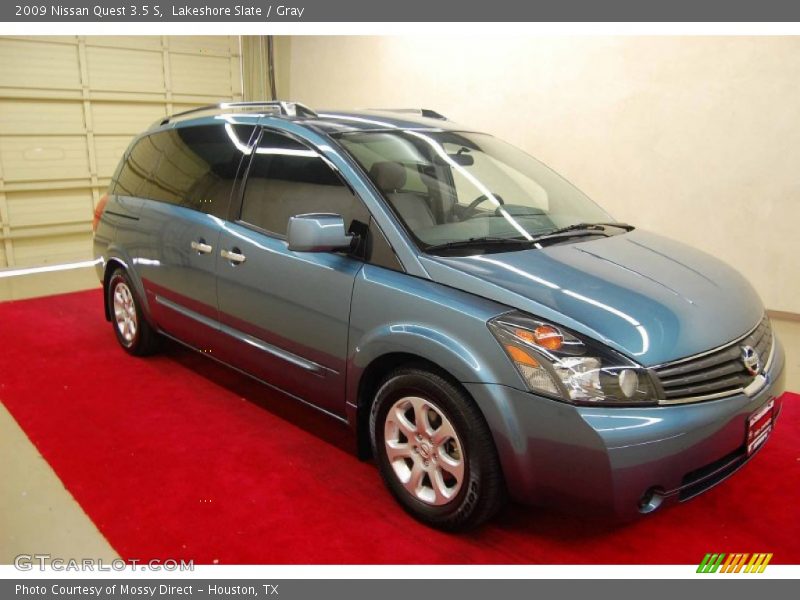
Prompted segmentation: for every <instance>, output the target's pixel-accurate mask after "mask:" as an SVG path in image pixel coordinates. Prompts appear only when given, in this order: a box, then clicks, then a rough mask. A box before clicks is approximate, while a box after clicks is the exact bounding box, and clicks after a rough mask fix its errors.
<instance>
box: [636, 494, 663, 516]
mask: <svg viewBox="0 0 800 600" xmlns="http://www.w3.org/2000/svg"><path fill="white" fill-rule="evenodd" d="M662 502H664V490H663V489H661V488H659V487H651V488H650V489H649V490H647V491H646V492H645V493H644V494H642V497H641V498H640V499H639V512H640V513H642V514H643V515H646V514H648V513H651V512H653V511H655V510H656V509H658V507H659V506H661V503H662Z"/></svg>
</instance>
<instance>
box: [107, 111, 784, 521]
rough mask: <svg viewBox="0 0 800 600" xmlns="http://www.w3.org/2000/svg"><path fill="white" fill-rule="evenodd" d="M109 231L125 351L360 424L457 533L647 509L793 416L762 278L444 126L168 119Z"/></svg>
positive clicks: (116, 183)
mask: <svg viewBox="0 0 800 600" xmlns="http://www.w3.org/2000/svg"><path fill="white" fill-rule="evenodd" d="M94 226H95V237H94V245H95V252H96V256H97V258H98V259H99V260H98V272H99V275H100V277H101V279H102V281H103V285H104V289H105V314H106V318H107V319H108V320H110V321H111V324H112V325H113V328H114V332H115V334H116V337H117V339H118V340H119V343H120V344H121V345H122V347H123V348H124V349H125V350H127V351H128V352H129V353H130V354H134V355H146V354H149V353H151V352H153V351H154V350H155V349H156V346H157V342H158V340H159V338H160V337H162V336H166V337H169V338H172V339H174V340H177V341H179V342H181V343H182V344H185V345H187V346H190V347H192V348H195V349H198V350H201V351H203V352H205V353H206V354H207V355H208V356H211V357H214V358H215V359H216V360H218V361H221V362H223V363H226V364H228V365H231V366H233V367H235V368H236V369H239V370H241V371H243V372H245V373H247V374H249V375H251V376H252V377H254V378H256V379H258V380H260V381H262V382H264V383H265V384H267V385H269V386H271V387H273V388H276V389H278V390H280V391H282V392H284V393H286V394H288V395H290V396H292V397H294V398H296V399H298V400H301V401H303V402H306V403H308V404H311V405H313V406H315V407H316V408H318V409H320V410H322V411H324V412H326V413H328V414H329V415H330V416H331V417H333V418H335V419H340V420H343V421H346V422H347V423H349V424H350V425H351V426H352V428H353V430H354V431H355V434H356V436H357V439H358V444H359V450H360V452H361V453H362V454H363V455H364V457H368V456H370V455H371V456H372V457H374V459H375V461H376V462H377V464H378V467H379V469H380V472H381V475H382V476H383V479H384V481H385V483H386V486H387V487H388V489H389V490H390V491H391V493H392V494H393V495H394V497H395V498H396V499H397V501H398V502H399V503H400V504H401V505H402V506H403V507H404V508H405V509H406V510H407V511H409V512H410V513H411V514H412V515H414V516H415V517H416V518H418V519H420V520H421V521H423V522H425V523H428V524H430V525H433V526H435V527H439V528H443V529H450V530H456V529H463V528H465V527H468V526H474V525H476V524H478V523H480V522H482V521H484V520H486V519H487V518H489V517H491V516H492V515H493V514H494V513H495V512H496V511H497V510H498V508H499V507H500V506H501V505H502V503H503V501H504V500H505V499H506V498H507V497H508V496H510V497H511V498H512V499H514V500H517V501H521V502H525V503H528V504H540V503H544V504H550V505H553V504H557V505H560V506H578V507H581V510H583V509H584V508H585V507H590V506H591V507H595V508H597V507H600V508H603V509H608V511H610V512H613V513H616V515H618V516H622V517H623V518H625V517H626V516H627V517H631V516H634V515H636V514H638V513H648V512H651V511H653V510H656V509H657V508H658V507H659V506H661V505H662V504H666V503H667V502H675V501H683V500H687V499H689V498H691V497H693V496H695V495H697V494H699V493H701V492H703V491H704V490H706V489H708V488H709V487H711V486H713V485H715V484H717V483H719V482H720V481H722V480H723V479H725V478H726V477H727V476H728V475H730V474H732V473H733V472H734V471H736V470H737V469H738V468H740V467H741V466H742V465H744V464H745V463H746V462H747V461H748V460H749V459H750V458H751V457H752V456H753V455H754V453H755V452H757V451H758V449H759V448H760V447H761V446H762V445H763V444H764V442H765V440H766V439H767V438H768V436H769V434H770V432H771V430H772V428H773V424H774V422H775V420H776V418H777V417H778V414H779V413H780V409H781V398H780V395H781V393H782V392H783V367H784V355H783V349H782V347H781V345H780V343H779V342H778V340H777V339H776V338H775V336H774V335H773V333H772V330H771V328H770V322H769V319H768V318H767V316H766V315H765V311H764V307H763V305H762V303H761V301H760V299H759V297H758V295H757V294H756V292H755V291H754V290H753V288H752V287H751V286H750V285H749V284H748V283H747V281H745V280H744V279H743V278H742V277H741V276H740V275H739V273H737V272H736V271H735V270H734V269H732V268H731V267H729V266H727V265H726V264H724V263H722V262H720V261H719V260H716V259H715V258H713V257H711V256H709V255H707V254H704V253H703V252H700V251H698V250H694V249H692V248H690V247H687V246H684V245H682V244H679V243H676V242H673V241H670V240H668V239H665V238H663V237H660V236H658V235H654V234H652V233H647V232H644V231H641V230H639V229H635V228H634V227H633V226H631V225H627V224H624V223H619V222H616V221H614V220H613V219H612V218H611V217H610V216H609V215H608V214H607V213H606V212H605V211H604V210H603V209H601V208H600V207H598V206H597V205H596V204H594V203H593V202H592V201H591V200H589V198H587V197H586V196H585V195H584V194H582V193H581V192H580V191H579V190H577V189H575V188H574V187H573V186H572V185H570V184H569V183H568V182H567V181H565V180H564V179H562V178H561V177H559V176H558V175H557V174H555V173H554V172H553V171H551V170H549V169H548V168H547V167H545V166H544V165H542V164H541V163H539V162H538V161H536V160H534V159H533V158H531V157H530V156H528V155H526V154H524V153H523V152H521V151H520V150H517V149H516V148H514V147H512V146H510V145H508V144H506V143H504V142H502V141H500V140H498V139H497V138H494V137H492V136H490V135H486V134H483V133H477V132H474V131H471V130H469V129H468V128H464V127H460V126H457V125H455V124H453V123H451V122H449V121H448V120H446V119H445V118H444V117H442V116H441V115H439V114H438V113H435V112H433V111H430V110H421V111H413V110H393V111H391V110H384V111H360V112H333V111H331V112H319V113H317V112H314V111H313V110H311V109H309V108H307V107H305V106H303V105H302V104H296V103H289V102H259V103H232V104H223V105H219V106H216V107H206V108H201V109H196V110H193V111H189V112H187V113H181V114H179V115H175V116H173V117H169V118H165V119H163V120H162V121H159V122H158V123H156V124H154V126H153V127H152V128H151V129H150V130H148V131H147V132H145V133H143V134H142V135H140V136H138V137H137V138H136V139H135V140H134V141H133V142H132V143H131V145H130V147H129V148H128V150H127V151H126V153H125V155H124V157H123V159H122V162H121V163H120V165H119V167H118V169H117V171H116V173H115V175H114V178H113V181H112V184H111V187H110V189H109V192H108V194H107V195H106V196H104V198H103V199H102V201H101V202H100V204H99V205H98V208H97V211H96V213H95V223H94ZM268 433H269V432H265V435H268Z"/></svg>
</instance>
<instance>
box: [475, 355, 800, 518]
mask: <svg viewBox="0 0 800 600" xmlns="http://www.w3.org/2000/svg"><path fill="white" fill-rule="evenodd" d="M784 360H785V359H784V352H783V348H782V346H781V344H780V342H779V341H778V340H777V339H776V342H775V356H774V359H773V360H772V361H771V365H770V370H769V372H768V373H766V377H767V383H766V385H765V386H764V387H763V388H762V389H761V390H760V391H759V392H758V393H757V394H755V395H754V396H752V397H748V396H746V395H744V394H739V395H736V396H730V397H727V398H723V399H720V400H713V401H705V402H697V403H694V404H682V405H674V406H658V407H645V408H613V407H612V408H608V407H604V408H600V407H583V406H573V405H571V404H567V403H563V402H557V401H554V400H549V399H546V398H543V397H540V396H536V395H534V394H530V393H527V392H522V391H520V390H517V389H514V388H510V387H506V386H502V385H491V384H465V386H466V387H467V389H468V390H469V392H470V393H471V394H472V396H473V398H475V401H476V402H477V403H478V405H479V406H480V408H481V410H482V411H483V413H484V415H485V417H486V419H487V422H488V424H489V427H490V429H491V430H492V434H493V436H494V440H495V444H496V446H497V449H498V452H499V454H500V460H501V463H502V466H503V471H504V474H505V479H506V483H507V485H508V489H509V492H510V494H511V496H512V498H514V499H515V500H516V501H519V502H523V503H526V504H547V505H556V506H562V507H576V508H577V507H580V509H581V510H585V509H586V508H588V507H597V508H601V509H606V510H610V511H613V512H614V513H616V514H617V515H619V516H620V517H623V518H625V517H632V516H635V515H637V514H639V513H640V512H647V510H648V508H650V509H652V508H655V507H656V506H657V505H658V503H660V502H661V501H662V500H663V501H665V502H675V501H683V500H688V499H689V498H691V497H693V496H695V495H697V494H698V493H701V492H703V491H705V490H706V489H708V488H710V487H711V486H713V485H715V484H716V483H719V482H720V481H722V480H723V479H725V478H726V477H727V476H729V475H731V474H732V473H733V472H735V471H736V470H737V469H738V468H739V467H741V466H742V465H743V464H744V463H746V462H747V460H748V457H747V452H746V448H745V435H746V433H745V427H746V422H747V419H748V417H749V416H750V415H751V414H752V413H753V412H755V411H756V410H757V409H758V408H760V407H761V406H763V405H764V404H765V403H767V402H768V401H769V400H771V399H774V400H775V416H776V417H777V415H778V414H779V413H780V409H781V394H782V393H783V391H784ZM652 490H658V494H657V495H656V497H655V500H654V505H652V506H649V507H648V506H644V508H642V505H641V503H642V499H643V497H645V496H646V495H647V493H648V492H649V491H652ZM645 500H646V498H645Z"/></svg>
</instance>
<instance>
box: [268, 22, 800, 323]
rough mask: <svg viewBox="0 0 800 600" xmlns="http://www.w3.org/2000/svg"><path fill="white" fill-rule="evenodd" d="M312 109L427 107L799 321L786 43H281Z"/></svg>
mask: <svg viewBox="0 0 800 600" xmlns="http://www.w3.org/2000/svg"><path fill="white" fill-rule="evenodd" d="M286 62H287V63H288V68H289V70H290V73H289V90H288V93H285V90H284V91H280V95H281V96H284V97H291V98H292V99H294V100H298V101H301V102H305V103H307V104H309V105H310V106H312V107H317V108H322V107H325V108H353V107H375V106H385V107H398V106H408V107H420V106H424V107H428V108H434V109H436V110H438V111H440V112H442V113H444V114H446V115H448V116H449V117H450V118H451V119H453V120H455V121H459V122H463V123H465V124H469V125H470V126H472V127H476V128H479V129H482V130H485V131H489V132H491V133H494V134H496V135H498V136H500V137H503V138H505V139H507V140H508V141H510V142H512V143H515V144H516V145H518V146H520V147H522V148H524V149H525V150H527V151H528V152H530V153H531V154H534V155H535V156H537V157H538V158H539V159H541V160H543V161H544V162H546V163H548V164H549V165H550V166H552V167H553V168H555V169H556V170H557V171H559V172H560V173H562V174H563V175H564V176H566V177H567V178H568V179H570V180H571V181H572V182H573V183H575V184H576V185H578V187H580V188H582V189H583V190H584V191H586V192H587V193H588V194H589V195H590V196H592V197H593V198H594V199H595V200H597V201H598V202H599V203H600V204H601V205H603V206H604V207H605V208H606V209H608V210H609V211H610V212H611V214H612V215H614V216H615V217H616V218H617V219H620V220H622V221H629V222H631V223H634V224H636V225H638V226H640V227H642V228H646V229H649V230H652V231H656V232H658V233H662V234H664V235H667V236H670V237H672V238H675V239H678V240H682V241H684V242H687V243H689V244H692V245H694V246H697V247H699V248H702V249H704V250H706V251H707V252H710V253H712V254H714V255H716V256H718V257H720V258H722V259H723V260H725V261H727V262H728V263H730V264H732V265H734V266H736V268H738V269H739V270H741V271H742V272H743V273H744V274H745V275H746V276H747V277H748V278H749V280H750V281H751V282H752V283H753V284H754V285H755V286H756V287H757V289H758V290H759V292H760V293H761V295H762V298H763V299H764V301H765V303H766V304H767V306H768V307H769V308H771V309H773V310H782V311H790V312H795V313H800V276H798V275H799V274H800V269H798V255H800V235H798V229H799V228H800V38H792V37H785V38H780V37H759V38H749V37H649V38H646V37H617V38H609V37H583V38H564V37H540V38H534V37H528V38H508V37H503V38H501V37H485V38H482V37H475V36H470V37H466V36H464V37H444V38H441V37H440V38H437V39H433V38H428V37H358V38H357V37H305V36H301V37H292V38H291V53H290V56H289V59H288V61H286Z"/></svg>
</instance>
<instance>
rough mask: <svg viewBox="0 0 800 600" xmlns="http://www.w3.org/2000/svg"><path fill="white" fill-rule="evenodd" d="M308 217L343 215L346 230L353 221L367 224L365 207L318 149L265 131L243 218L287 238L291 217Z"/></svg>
mask: <svg viewBox="0 0 800 600" xmlns="http://www.w3.org/2000/svg"><path fill="white" fill-rule="evenodd" d="M308 213H335V214H338V215H341V216H342V217H343V218H344V222H345V227H349V226H350V225H351V224H352V221H353V220H354V219H358V220H359V221H361V222H363V223H367V222H369V213H368V212H367V209H366V208H365V207H364V206H363V204H362V203H361V201H360V200H359V199H358V198H357V197H356V196H354V195H353V193H352V192H351V191H350V189H349V188H348V187H347V186H345V185H344V184H343V183H342V181H341V180H340V179H339V176H338V175H337V174H336V172H334V170H333V169H332V168H331V167H330V166H329V165H328V164H327V163H326V162H325V160H323V159H322V158H321V156H320V155H319V153H317V151H316V150H313V149H311V148H309V147H307V146H305V145H304V144H301V143H299V142H297V141H296V140H294V139H292V138H289V137H287V136H284V135H281V134H277V133H274V132H266V131H265V132H264V133H263V134H262V136H261V140H260V142H259V144H258V147H257V148H256V151H255V156H254V157H253V162H252V164H251V165H250V171H249V174H248V176H247V184H246V186H245V192H244V198H243V200H242V212H241V220H242V221H244V222H246V223H249V224H251V225H255V226H256V227H259V228H260V229H263V230H265V231H269V232H271V233H275V234H278V235H285V234H286V230H287V227H288V224H289V218H290V217H293V216H296V215H301V214H308Z"/></svg>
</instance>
